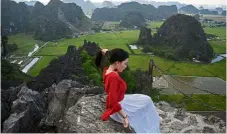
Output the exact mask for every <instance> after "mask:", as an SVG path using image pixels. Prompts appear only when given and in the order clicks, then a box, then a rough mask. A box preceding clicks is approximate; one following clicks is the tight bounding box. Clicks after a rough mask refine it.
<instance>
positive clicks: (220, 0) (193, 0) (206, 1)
mask: <svg viewBox="0 0 227 134" xmlns="http://www.w3.org/2000/svg"><path fill="white" fill-rule="evenodd" d="M15 1H20V0H15ZM26 1H31V0H26ZM38 1H40V2H42V3H44V4H46V3H48V2H49V1H50V0H38ZM90 1H91V2H103V1H104V0H90ZM109 1H131V0H109ZM148 1H160V2H166V1H178V2H180V3H186V4H196V5H200V4H201V5H225V4H226V0H148Z"/></svg>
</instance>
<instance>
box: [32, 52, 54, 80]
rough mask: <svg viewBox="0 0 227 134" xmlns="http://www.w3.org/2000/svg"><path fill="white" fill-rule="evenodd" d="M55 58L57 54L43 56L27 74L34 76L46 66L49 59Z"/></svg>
mask: <svg viewBox="0 0 227 134" xmlns="http://www.w3.org/2000/svg"><path fill="white" fill-rule="evenodd" d="M53 59H57V56H43V57H42V58H41V59H40V60H39V62H38V63H37V64H35V65H34V66H33V67H32V68H31V69H30V70H29V71H28V74H29V75H31V76H33V77H35V76H37V75H39V73H40V71H41V70H42V69H43V68H45V67H47V66H48V65H49V63H50V61H51V60H53Z"/></svg>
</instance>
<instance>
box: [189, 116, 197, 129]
mask: <svg viewBox="0 0 227 134" xmlns="http://www.w3.org/2000/svg"><path fill="white" fill-rule="evenodd" d="M188 124H190V125H193V126H196V125H197V124H198V121H197V119H196V117H195V116H190V115H189V117H188Z"/></svg>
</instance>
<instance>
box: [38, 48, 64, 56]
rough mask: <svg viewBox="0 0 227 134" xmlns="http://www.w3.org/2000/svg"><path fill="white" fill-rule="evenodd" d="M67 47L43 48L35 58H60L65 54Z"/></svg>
mask: <svg viewBox="0 0 227 134" xmlns="http://www.w3.org/2000/svg"><path fill="white" fill-rule="evenodd" d="M67 49H68V48H67V47H54V46H53V47H50V46H48V47H44V48H42V49H41V50H40V51H39V52H37V53H36V54H35V56H60V55H64V54H65V53H66V52H67Z"/></svg>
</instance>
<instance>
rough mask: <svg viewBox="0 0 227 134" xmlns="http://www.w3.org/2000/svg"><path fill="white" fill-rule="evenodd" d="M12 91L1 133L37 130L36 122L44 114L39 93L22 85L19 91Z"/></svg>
mask: <svg viewBox="0 0 227 134" xmlns="http://www.w3.org/2000/svg"><path fill="white" fill-rule="evenodd" d="M15 93H17V91H15V90H14V92H12V95H13V98H14V97H16V99H15V100H14V101H13V103H12V105H11V106H10V105H7V107H11V110H10V111H8V112H9V113H10V116H9V117H8V118H7V119H6V120H5V121H4V123H3V129H2V130H3V133H22V132H23V133H25V132H38V128H37V124H38V123H39V121H40V119H41V118H42V117H43V115H44V103H43V100H42V97H41V95H40V94H39V93H38V92H36V91H32V90H31V89H28V88H27V87H26V86H22V87H21V89H20V91H19V92H18V93H17V94H16V96H14V95H15Z"/></svg>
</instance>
